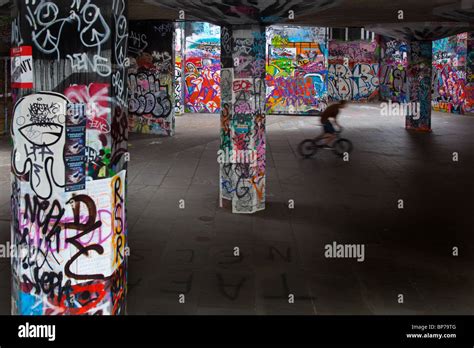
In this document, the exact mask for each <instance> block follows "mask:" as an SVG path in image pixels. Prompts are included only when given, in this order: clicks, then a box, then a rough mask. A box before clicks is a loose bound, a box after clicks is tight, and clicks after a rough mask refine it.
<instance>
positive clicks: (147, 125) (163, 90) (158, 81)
mask: <svg viewBox="0 0 474 348" xmlns="http://www.w3.org/2000/svg"><path fill="white" fill-rule="evenodd" d="M173 33H174V24H173V23H170V22H157V21H131V22H130V45H129V50H128V53H129V57H130V68H129V70H128V71H129V75H128V95H129V102H128V103H129V104H128V111H129V129H130V131H134V132H138V133H153V134H160V135H173V134H174V124H175V109H174V97H173V92H174V81H175V63H174V58H173V35H174V34H173Z"/></svg>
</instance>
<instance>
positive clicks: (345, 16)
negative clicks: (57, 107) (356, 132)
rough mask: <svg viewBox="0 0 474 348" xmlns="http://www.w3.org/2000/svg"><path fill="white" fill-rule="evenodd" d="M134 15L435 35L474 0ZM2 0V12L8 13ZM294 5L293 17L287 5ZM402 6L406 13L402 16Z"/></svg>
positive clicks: (239, 4)
mask: <svg viewBox="0 0 474 348" xmlns="http://www.w3.org/2000/svg"><path fill="white" fill-rule="evenodd" d="M128 2H129V18H130V19H131V20H143V19H160V20H178V19H179V15H180V13H179V11H180V10H183V11H184V15H185V19H186V20H200V21H208V22H212V23H215V24H219V25H222V24H236V25H242V24H252V23H259V24H263V25H270V24H274V23H285V24H289V25H290V24H294V25H308V26H323V27H365V28H366V29H368V30H371V31H374V32H376V33H380V34H384V35H387V36H392V37H397V38H403V39H409V40H411V39H425V40H434V39H438V38H441V37H445V36H448V35H452V34H455V33H459V32H463V31H472V30H474V0H392V1H390V0H129V1H128ZM9 3H11V1H8V0H0V14H4V15H5V14H8V12H9ZM290 10H293V11H294V19H289V18H288V11H290ZM399 10H402V11H403V15H404V18H403V20H399V19H398V11H399Z"/></svg>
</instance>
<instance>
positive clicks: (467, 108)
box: [464, 31, 474, 115]
mask: <svg viewBox="0 0 474 348" xmlns="http://www.w3.org/2000/svg"><path fill="white" fill-rule="evenodd" d="M464 112H465V113H466V114H467V115H474V31H471V32H469V33H467V59H466V101H465V103H464Z"/></svg>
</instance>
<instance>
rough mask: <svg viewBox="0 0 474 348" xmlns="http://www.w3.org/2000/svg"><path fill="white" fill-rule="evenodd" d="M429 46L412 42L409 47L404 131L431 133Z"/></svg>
mask: <svg viewBox="0 0 474 348" xmlns="http://www.w3.org/2000/svg"><path fill="white" fill-rule="evenodd" d="M431 46H432V44H431V41H412V42H410V45H409V49H408V68H407V73H408V100H409V105H408V112H407V116H406V118H405V128H406V129H412V130H417V131H426V132H430V131H431V71H432V65H431V61H432V56H433V54H432V50H431Z"/></svg>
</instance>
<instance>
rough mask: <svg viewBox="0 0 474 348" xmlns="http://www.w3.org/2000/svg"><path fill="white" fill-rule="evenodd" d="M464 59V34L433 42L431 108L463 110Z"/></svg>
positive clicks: (457, 112) (465, 39)
mask: <svg viewBox="0 0 474 348" xmlns="http://www.w3.org/2000/svg"><path fill="white" fill-rule="evenodd" d="M466 58H467V33H462V34H458V35H454V36H450V37H447V38H443V39H440V40H436V41H433V74H432V89H433V95H432V101H431V104H432V106H433V110H436V111H444V112H451V113H456V114H463V113H464V112H465V101H466Z"/></svg>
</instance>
